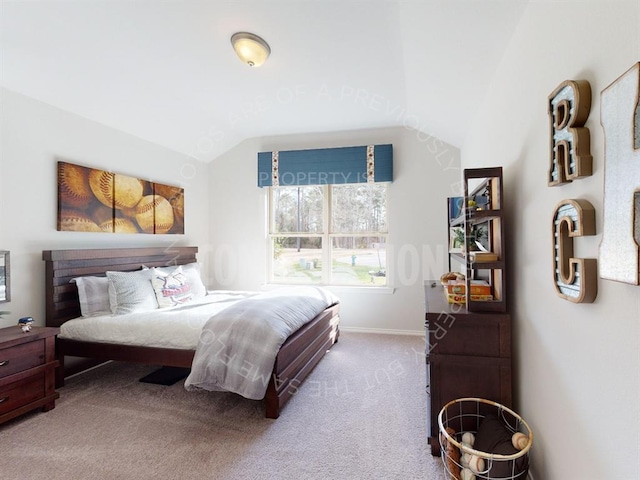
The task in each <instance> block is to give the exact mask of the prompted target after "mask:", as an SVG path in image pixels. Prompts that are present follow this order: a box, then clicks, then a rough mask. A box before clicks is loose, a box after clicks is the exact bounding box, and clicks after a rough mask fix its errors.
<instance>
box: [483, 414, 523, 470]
mask: <svg viewBox="0 0 640 480" xmlns="http://www.w3.org/2000/svg"><path fill="white" fill-rule="evenodd" d="M473 448H474V449H475V450H480V451H481V452H486V453H498V454H500V455H513V454H515V453H518V452H519V450H517V449H516V448H515V447H514V446H513V445H512V444H511V431H509V430H508V429H507V427H505V425H504V423H503V422H502V420H500V419H499V418H498V417H494V416H487V417H485V418H484V419H483V420H482V423H480V428H479V429H478V433H477V435H476V441H475V443H474V444H473ZM487 466H488V465H487ZM528 471H529V457H528V455H527V454H524V455H522V456H521V457H519V458H516V459H515V460H494V461H493V465H492V466H491V469H490V470H489V472H488V473H487V477H488V478H517V479H523V480H524V479H525V478H526V477H527V472H528Z"/></svg>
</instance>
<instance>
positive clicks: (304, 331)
mask: <svg viewBox="0 0 640 480" xmlns="http://www.w3.org/2000/svg"><path fill="white" fill-rule="evenodd" d="M338 313H339V306H338V305H334V306H333V307H330V308H328V309H326V310H325V311H324V312H322V313H321V314H320V315H318V316H317V317H316V318H315V319H314V320H313V321H311V322H309V323H308V324H307V325H305V326H304V327H302V328H301V329H300V330H298V331H297V332H296V333H294V334H293V335H292V336H291V337H289V338H288V339H287V341H286V342H285V343H284V344H283V345H282V347H281V348H280V352H279V353H278V356H277V357H276V362H275V365H274V366H273V375H272V376H271V381H270V382H269V385H268V387H267V393H266V395H265V401H266V410H267V418H278V415H279V414H280V409H281V408H282V406H283V405H284V404H285V403H286V402H287V401H288V400H289V399H290V398H291V397H292V396H293V395H295V393H296V392H297V391H298V387H299V386H300V384H301V383H302V382H303V380H304V379H305V378H306V377H307V376H308V375H309V373H311V370H313V367H315V366H316V364H317V363H318V362H319V361H320V359H321V358H322V357H323V356H324V354H325V353H326V352H327V350H329V349H330V348H331V347H332V346H333V344H334V343H335V342H337V341H338V336H339V334H340V330H339V322H340V316H339V315H338Z"/></svg>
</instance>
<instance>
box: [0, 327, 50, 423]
mask: <svg viewBox="0 0 640 480" xmlns="http://www.w3.org/2000/svg"><path fill="white" fill-rule="evenodd" d="M59 331H60V329H59V328H52V327H33V328H32V329H31V331H29V332H26V333H24V332H23V331H22V329H21V328H20V327H18V326H15V327H7V328H0V423H4V422H6V421H7V420H10V419H12V418H14V417H17V416H19V415H22V414H24V413H27V412H30V411H31V410H34V409H36V408H42V411H44V412H46V411H48V410H51V409H52V408H54V407H55V400H56V399H57V398H58V397H59V396H60V395H59V394H58V393H56V391H55V369H56V367H57V366H58V361H57V360H56V359H55V339H56V335H57V334H58V333H59Z"/></svg>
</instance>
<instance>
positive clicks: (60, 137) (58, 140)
mask: <svg viewBox="0 0 640 480" xmlns="http://www.w3.org/2000/svg"><path fill="white" fill-rule="evenodd" d="M0 92H1V101H2V119H1V122H2V123H1V124H0V131H1V142H2V143H1V144H0V174H1V177H0V184H1V185H2V188H1V189H0V207H1V208H0V250H2V249H5V250H10V251H11V298H12V300H11V302H9V303H3V304H0V310H8V311H11V315H8V316H6V317H5V318H3V319H1V320H0V327H4V326H9V325H14V324H16V323H17V319H18V318H20V317H23V316H32V317H33V318H34V320H35V323H36V325H44V305H45V299H44V262H43V261H42V250H50V249H68V248H103V247H104V248H111V247H114V248H117V247H144V246H164V245H167V246H168V245H171V244H172V243H173V242H176V243H177V244H179V245H205V246H206V243H207V240H208V238H207V236H208V226H207V225H206V222H207V221H208V215H207V210H208V193H207V189H206V187H207V176H206V173H205V172H206V171H207V166H206V165H204V164H200V163H199V162H197V161H193V160H192V159H190V158H189V157H186V156H184V155H182V154H178V153H176V152H173V151H170V150H167V149H165V148H162V147H159V146H157V145H154V144H151V143H149V142H146V141H143V140H141V139H139V138H136V137H133V136H131V135H129V134H125V133H123V132H120V131H117V130H114V129H111V128H108V127H105V126H104V125H101V124H98V123H96V122H92V121H90V120H87V119H85V118H82V117H79V116H77V115H74V114H71V113H69V112H65V111H62V110H60V109H57V108H54V107H52V106H50V105H47V104H45V103H42V102H39V101H36V100H33V99H30V98H28V97H25V96H22V95H19V94H17V93H14V92H11V91H8V90H6V89H2V90H1V91H0ZM58 160H64V161H68V162H71V163H77V164H80V165H86V166H89V167H97V168H102V169H110V170H112V171H115V172H118V173H123V174H127V175H131V176H135V177H138V178H143V179H146V180H153V181H157V182H160V183H167V184H170V185H181V186H184V188H185V234H184V235H126V234H107V233H104V234H98V233H78V232H58V231H56V215H57V164H56V162H57V161H58ZM203 250H206V247H205V248H204V249H203ZM205 256H206V254H204V255H202V256H201V257H200V258H201V259H203V260H204V257H205ZM205 263H206V262H205Z"/></svg>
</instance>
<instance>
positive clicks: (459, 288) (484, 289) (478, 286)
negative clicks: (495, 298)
mask: <svg viewBox="0 0 640 480" xmlns="http://www.w3.org/2000/svg"><path fill="white" fill-rule="evenodd" d="M470 283H471V285H470V287H469V291H470V292H471V295H491V294H492V292H491V285H489V283H488V282H486V281H484V280H471V281H470ZM444 290H445V292H444V293H445V294H457V295H464V294H465V293H467V286H466V284H465V282H452V283H449V284H448V285H445V286H444Z"/></svg>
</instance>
